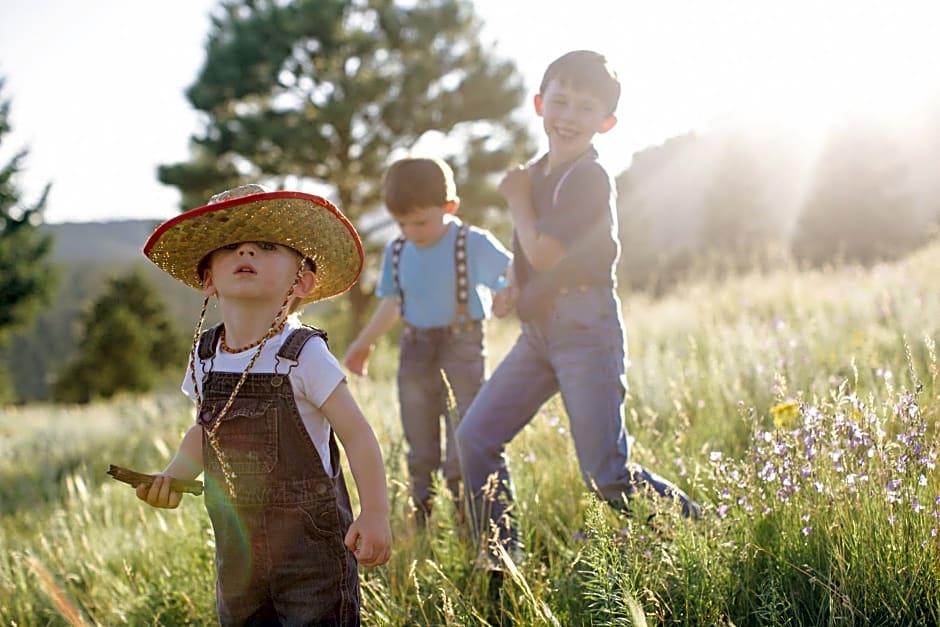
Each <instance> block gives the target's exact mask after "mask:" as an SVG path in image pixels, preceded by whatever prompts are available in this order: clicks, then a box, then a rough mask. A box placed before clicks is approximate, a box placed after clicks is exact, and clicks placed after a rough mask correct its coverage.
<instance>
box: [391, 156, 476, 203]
mask: <svg viewBox="0 0 940 627" xmlns="http://www.w3.org/2000/svg"><path fill="white" fill-rule="evenodd" d="M382 196H383V198H384V199H385V206H386V207H387V208H388V211H389V213H391V214H392V215H393V216H403V215H407V214H408V213H411V212H412V211H414V210H415V209H427V208H429V207H443V206H444V205H446V204H447V203H449V202H451V201H457V200H459V198H458V196H457V185H456V183H454V171H453V170H451V169H450V166H449V165H447V162H445V161H444V160H443V159H432V158H427V157H413V158H407V159H400V160H398V161H396V162H395V163H393V164H392V165H391V166H390V167H389V168H388V170H387V171H386V172H385V179H384V181H383V184H382Z"/></svg>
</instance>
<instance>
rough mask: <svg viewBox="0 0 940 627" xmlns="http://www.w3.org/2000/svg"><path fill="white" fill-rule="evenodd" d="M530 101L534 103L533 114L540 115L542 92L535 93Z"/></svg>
mask: <svg viewBox="0 0 940 627" xmlns="http://www.w3.org/2000/svg"><path fill="white" fill-rule="evenodd" d="M532 102H533V104H535V115H537V116H539V117H542V94H535V98H533V99H532Z"/></svg>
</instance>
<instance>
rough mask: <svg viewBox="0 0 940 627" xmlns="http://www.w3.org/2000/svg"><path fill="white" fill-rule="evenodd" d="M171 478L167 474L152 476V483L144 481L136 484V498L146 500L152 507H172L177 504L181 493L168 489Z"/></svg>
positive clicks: (181, 496)
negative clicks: (148, 483)
mask: <svg viewBox="0 0 940 627" xmlns="http://www.w3.org/2000/svg"><path fill="white" fill-rule="evenodd" d="M172 480H173V478H172V477H170V476H168V475H163V474H160V475H156V476H154V479H153V483H151V484H150V485H147V484H145V483H142V484H140V485H139V486H137V498H139V499H140V500H141V501H146V502H147V503H148V504H149V505H151V506H152V507H159V508H162V509H174V508H176V507H178V506H179V504H180V500H181V499H182V498H183V495H182V494H180V493H179V492H174V491H173V490H171V489H170V482H171V481H172Z"/></svg>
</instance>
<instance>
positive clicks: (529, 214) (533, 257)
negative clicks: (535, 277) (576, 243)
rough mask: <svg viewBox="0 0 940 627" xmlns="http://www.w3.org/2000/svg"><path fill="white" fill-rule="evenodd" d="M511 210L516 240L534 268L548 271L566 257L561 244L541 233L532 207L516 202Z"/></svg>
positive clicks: (512, 204)
mask: <svg viewBox="0 0 940 627" xmlns="http://www.w3.org/2000/svg"><path fill="white" fill-rule="evenodd" d="M509 208H510V210H511V212H512V225H513V229H514V230H515V232H516V238H517V239H518V240H519V245H520V246H522V252H523V253H525V256H526V259H528V260H529V263H530V264H532V267H533V268H535V269H536V270H537V271H539V272H542V271H544V270H548V269H549V268H551V267H552V266H554V265H555V264H556V263H558V261H559V260H561V259H562V257H564V256H565V252H566V251H565V247H564V245H563V244H562V243H561V242H559V241H558V240H556V239H554V238H551V237H548V236H546V235H542V234H541V233H539V231H538V229H537V228H536V227H535V212H534V210H533V208H532V206H531V205H528V204H526V203H523V202H521V201H516V202H513V203H510V205H509Z"/></svg>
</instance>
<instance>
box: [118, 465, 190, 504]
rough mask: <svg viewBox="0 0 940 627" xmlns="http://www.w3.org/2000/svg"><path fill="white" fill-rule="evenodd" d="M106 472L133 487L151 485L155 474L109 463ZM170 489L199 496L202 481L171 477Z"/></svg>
mask: <svg viewBox="0 0 940 627" xmlns="http://www.w3.org/2000/svg"><path fill="white" fill-rule="evenodd" d="M108 474H109V475H111V476H112V477H114V478H115V479H117V480H118V481H123V482H124V483H127V484H130V485H132V486H134V487H135V488H136V487H137V486H139V485H142V484H143V485H148V486H149V485H151V484H152V483H153V480H154V479H155V478H156V475H145V474H143V473H140V472H135V471H133V470H129V469H127V468H122V467H120V466H115V465H114V464H111V467H110V468H109V469H108ZM170 489H171V490H173V491H174V492H179V493H184V492H186V493H189V494H195V495H196V496H199V495H200V494H202V481H196V480H192V481H189V480H186V479H171V480H170Z"/></svg>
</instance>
